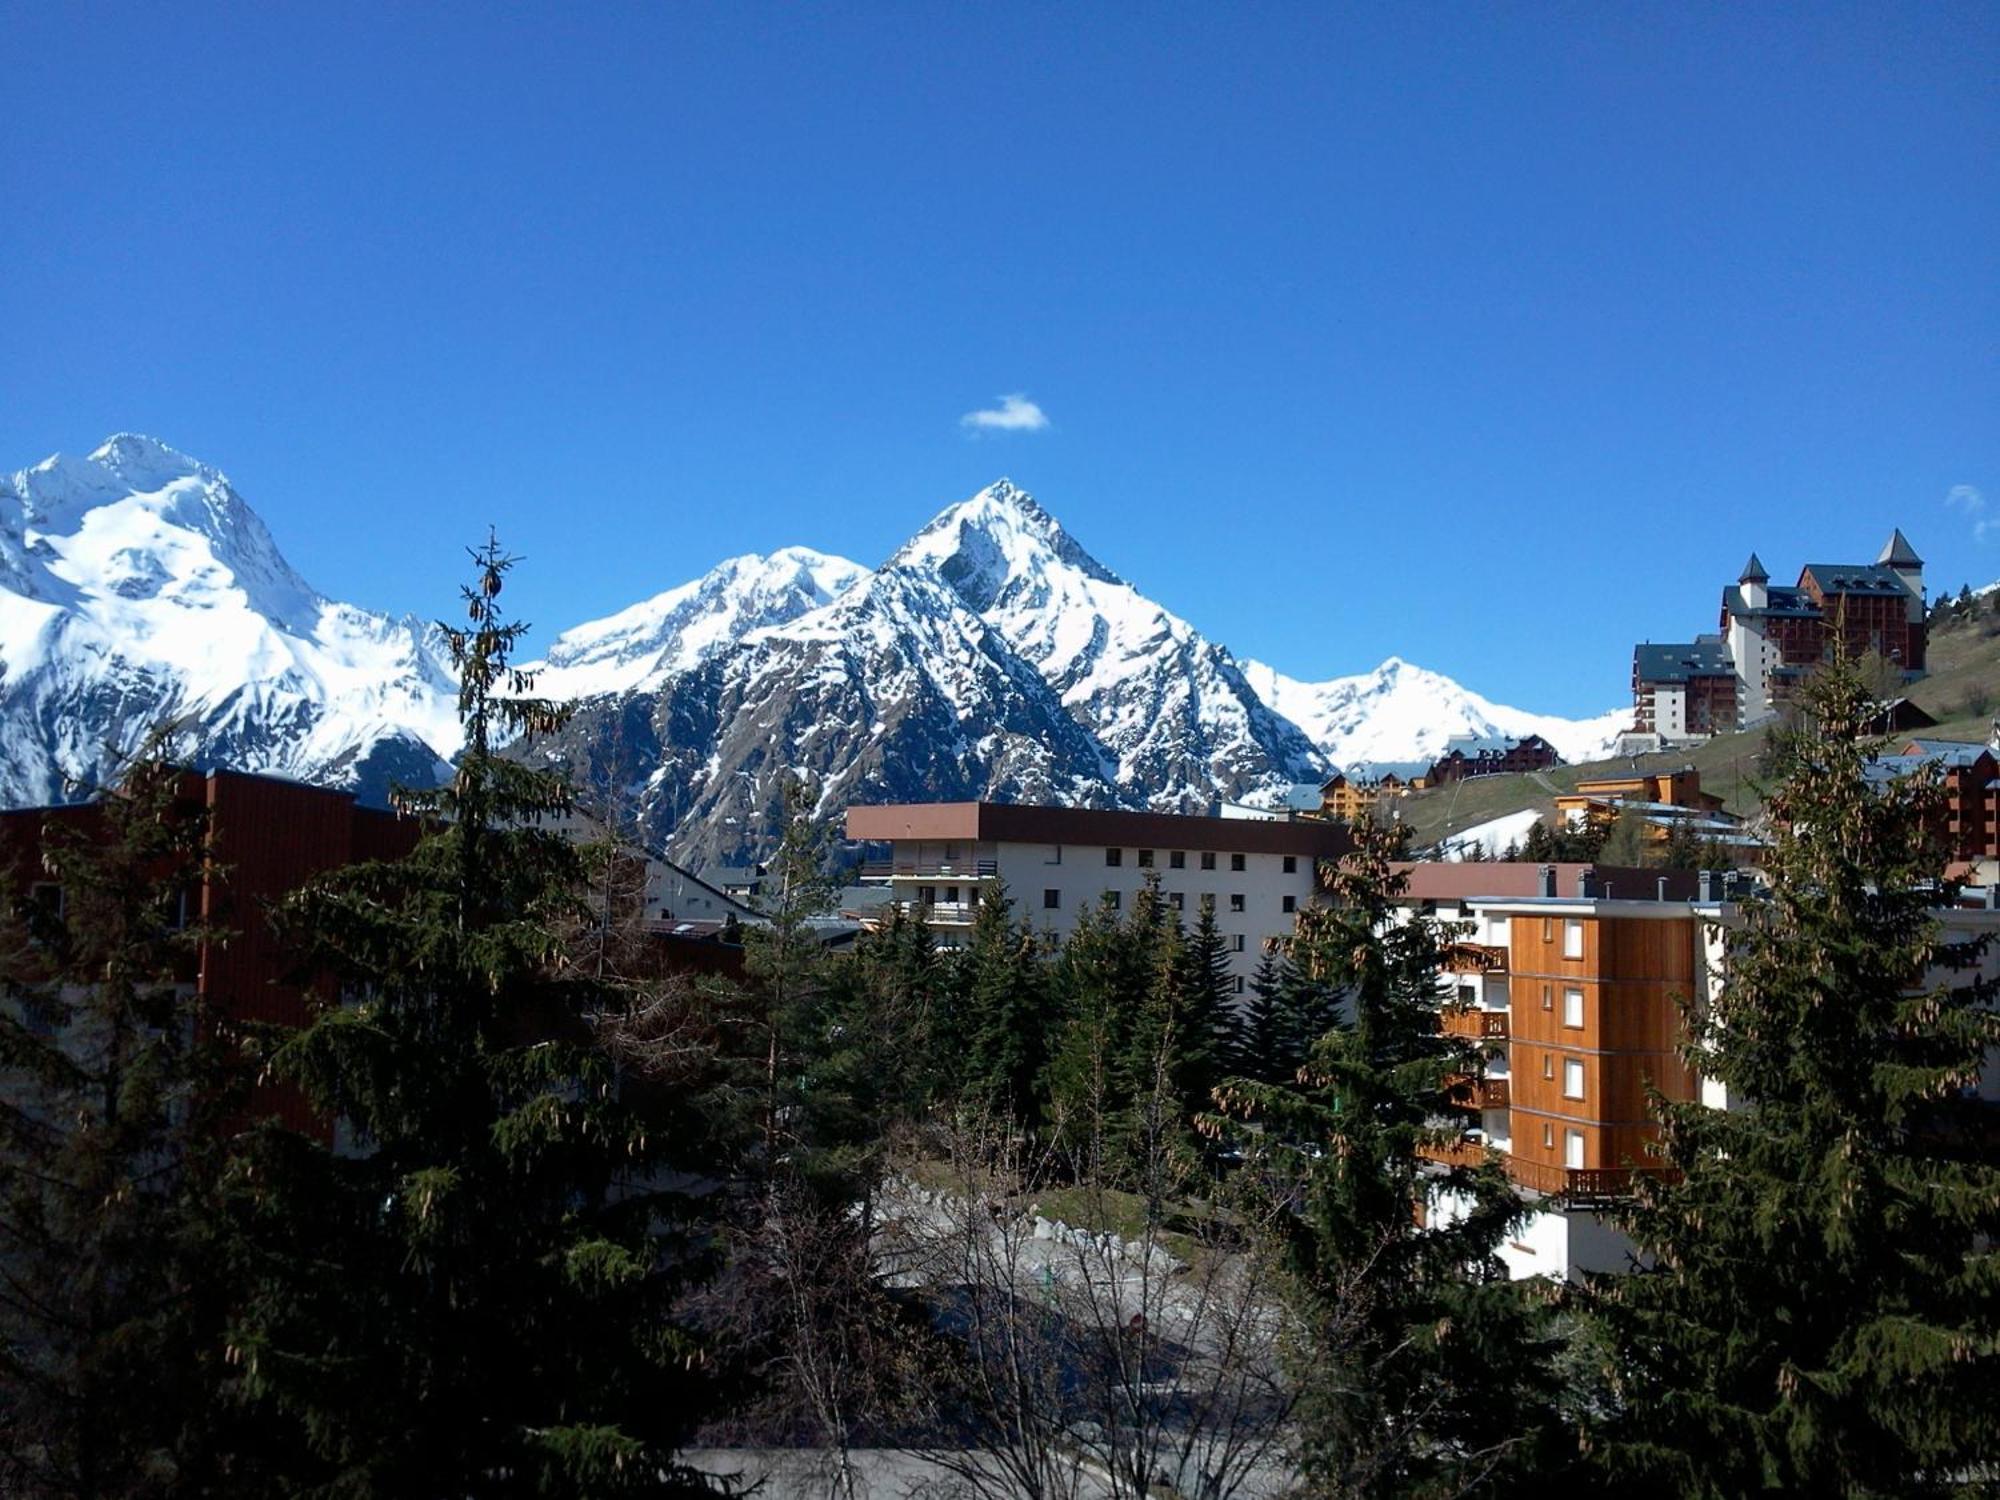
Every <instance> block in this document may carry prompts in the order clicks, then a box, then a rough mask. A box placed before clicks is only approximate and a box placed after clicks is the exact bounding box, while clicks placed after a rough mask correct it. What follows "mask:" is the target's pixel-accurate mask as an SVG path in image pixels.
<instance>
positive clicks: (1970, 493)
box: [1944, 484, 2000, 542]
mask: <svg viewBox="0 0 2000 1500" xmlns="http://www.w3.org/2000/svg"><path fill="white" fill-rule="evenodd" d="M1944 503H1945V504H1946V505H1948V506H1950V507H1951V508H1952V509H1953V510H1962V511H1964V512H1965V516H1966V519H1967V520H1969V521H1970V522H1972V539H1973V540H1974V541H1975V542H1983V541H1985V540H1986V538H1987V537H1988V536H1989V535H1991V534H1992V533H1994V532H1996V531H2000V516H1996V515H1992V514H1989V513H1988V511H1987V509H1986V497H1985V496H1984V495H1983V494H1981V493H1980V492H1979V490H1978V489H1977V488H1976V487H1975V486H1973V485H1969V484H1955V485H1953V486H1952V487H1951V491H1950V493H1949V494H1947V495H1946V496H1945V497H1944Z"/></svg>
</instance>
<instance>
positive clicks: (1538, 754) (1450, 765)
mask: <svg viewBox="0 0 2000 1500" xmlns="http://www.w3.org/2000/svg"><path fill="white" fill-rule="evenodd" d="M1561 764H1562V757H1561V756H1560V755H1558V754H1556V747H1555V746H1553V745H1551V744H1550V743H1549V742H1548V741H1547V740H1545V739H1543V738H1542V737H1541V736H1540V735H1539V734H1530V735H1524V736H1523V737H1522V738H1520V739H1518V740H1516V739H1509V738H1507V736H1505V735H1491V734H1488V735H1480V734H1455V735H1453V736H1452V737H1451V738H1450V739H1448V740H1446V741H1445V742H1444V751H1443V753H1442V754H1440V755H1439V756H1438V758H1437V759H1436V760H1434V761H1432V762H1431V768H1430V772H1429V775H1428V778H1427V780H1426V785H1429V786H1444V785H1446V784H1447V783H1449V782H1453V781H1464V780H1465V779H1467V778H1468V777H1472V776H1499V775H1502V774H1505V773H1509V772H1521V771H1546V770H1547V769H1548V768H1549V767H1550V766H1559V765H1561Z"/></svg>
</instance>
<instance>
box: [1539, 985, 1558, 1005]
mask: <svg viewBox="0 0 2000 1500" xmlns="http://www.w3.org/2000/svg"><path fill="white" fill-rule="evenodd" d="M1555 1008H1556V987H1555V986H1554V985H1552V984H1545V985H1543V986H1542V1009H1543V1010H1554V1009H1555Z"/></svg>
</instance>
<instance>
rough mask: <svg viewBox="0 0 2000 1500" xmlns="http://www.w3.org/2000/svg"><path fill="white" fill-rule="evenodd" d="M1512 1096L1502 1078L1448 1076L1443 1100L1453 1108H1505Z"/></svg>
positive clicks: (1505, 1081)
mask: <svg viewBox="0 0 2000 1500" xmlns="http://www.w3.org/2000/svg"><path fill="white" fill-rule="evenodd" d="M1512 1098H1513V1091H1512V1090H1511V1089H1509V1088H1508V1086H1507V1080H1506V1079H1504V1078H1463V1077H1461V1078H1448V1079H1446V1080H1445V1102H1446V1103H1448V1104H1450V1105H1451V1106H1452V1107H1453V1108H1455V1109H1505V1108H1507V1106H1508V1104H1509V1103H1510V1102H1511V1100H1512Z"/></svg>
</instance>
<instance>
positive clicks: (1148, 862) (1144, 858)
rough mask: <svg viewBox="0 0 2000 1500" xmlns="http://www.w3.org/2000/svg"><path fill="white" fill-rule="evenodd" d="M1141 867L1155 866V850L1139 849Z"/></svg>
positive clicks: (1150, 867) (1146, 868)
mask: <svg viewBox="0 0 2000 1500" xmlns="http://www.w3.org/2000/svg"><path fill="white" fill-rule="evenodd" d="M1139 868H1140V869H1142V870H1150V869H1152V868H1153V851H1152V850H1151V849H1141V850H1140V851H1139Z"/></svg>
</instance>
